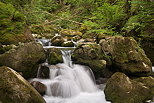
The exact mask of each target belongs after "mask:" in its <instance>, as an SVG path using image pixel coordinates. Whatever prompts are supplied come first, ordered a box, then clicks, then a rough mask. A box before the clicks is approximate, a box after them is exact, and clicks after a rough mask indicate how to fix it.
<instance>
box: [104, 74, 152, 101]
mask: <svg viewBox="0 0 154 103" xmlns="http://www.w3.org/2000/svg"><path fill="white" fill-rule="evenodd" d="M150 81H151V82H153V80H150ZM151 84H152V83H150V84H147V85H151ZM147 85H145V84H143V83H141V82H137V81H134V80H131V79H130V78H129V77H128V76H126V75H125V74H123V73H120V72H116V73H115V74H113V75H112V77H111V78H110V79H109V80H108V81H107V84H106V87H105V95H106V99H107V100H109V101H111V102H112V103H143V102H145V101H146V100H148V99H151V98H152V96H153V94H152V93H151V88H149V86H147Z"/></svg>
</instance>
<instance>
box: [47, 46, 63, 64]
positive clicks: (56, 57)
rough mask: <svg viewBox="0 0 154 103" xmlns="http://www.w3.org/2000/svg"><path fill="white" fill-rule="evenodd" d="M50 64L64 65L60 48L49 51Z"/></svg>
mask: <svg viewBox="0 0 154 103" xmlns="http://www.w3.org/2000/svg"><path fill="white" fill-rule="evenodd" d="M47 52H48V63H49V64H57V63H63V58H62V54H61V51H60V49H58V48H50V49H48V51H47Z"/></svg>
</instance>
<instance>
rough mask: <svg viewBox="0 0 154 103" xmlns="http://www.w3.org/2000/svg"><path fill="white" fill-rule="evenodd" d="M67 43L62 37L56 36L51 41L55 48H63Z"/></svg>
mask: <svg viewBox="0 0 154 103" xmlns="http://www.w3.org/2000/svg"><path fill="white" fill-rule="evenodd" d="M64 42H65V40H64V38H63V37H62V36H60V35H58V36H54V37H53V38H52V39H51V45H53V46H62V44H63V43H64Z"/></svg>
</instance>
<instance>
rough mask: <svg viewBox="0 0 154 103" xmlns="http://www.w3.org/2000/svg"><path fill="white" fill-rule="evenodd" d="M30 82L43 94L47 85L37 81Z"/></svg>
mask: <svg viewBox="0 0 154 103" xmlns="http://www.w3.org/2000/svg"><path fill="white" fill-rule="evenodd" d="M30 84H31V85H32V86H33V87H34V88H35V89H36V90H37V91H38V92H39V93H40V94H41V95H44V94H45V92H46V90H47V87H46V86H45V85H44V84H42V83H41V82H39V81H32V82H30Z"/></svg>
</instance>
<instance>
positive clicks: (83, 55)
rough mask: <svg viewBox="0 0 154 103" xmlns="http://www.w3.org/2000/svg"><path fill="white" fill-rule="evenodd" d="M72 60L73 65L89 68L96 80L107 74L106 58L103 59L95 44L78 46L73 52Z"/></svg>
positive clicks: (99, 48)
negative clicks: (77, 64)
mask: <svg viewBox="0 0 154 103" xmlns="http://www.w3.org/2000/svg"><path fill="white" fill-rule="evenodd" d="M72 58H73V62H75V63H79V64H84V65H87V66H89V67H90V68H91V69H92V71H93V72H94V74H95V76H96V78H97V77H100V76H105V74H108V73H106V72H107V70H106V64H107V63H108V62H107V63H106V61H107V58H105V55H104V53H103V52H102V50H101V47H100V46H99V45H98V44H96V43H91V42H88V43H81V44H79V45H78V46H77V48H76V49H75V51H74V52H73V55H72ZM108 64H109V63H108Z"/></svg>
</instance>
